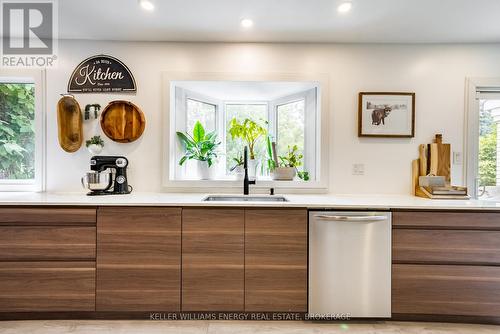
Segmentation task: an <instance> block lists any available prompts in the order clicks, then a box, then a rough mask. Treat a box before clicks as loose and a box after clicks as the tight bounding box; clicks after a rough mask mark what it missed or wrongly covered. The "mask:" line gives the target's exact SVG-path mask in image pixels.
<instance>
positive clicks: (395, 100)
mask: <svg viewBox="0 0 500 334" xmlns="http://www.w3.org/2000/svg"><path fill="white" fill-rule="evenodd" d="M358 136H359V137H399V138H411V137H414V136H415V93H367V92H361V93H359V101H358Z"/></svg>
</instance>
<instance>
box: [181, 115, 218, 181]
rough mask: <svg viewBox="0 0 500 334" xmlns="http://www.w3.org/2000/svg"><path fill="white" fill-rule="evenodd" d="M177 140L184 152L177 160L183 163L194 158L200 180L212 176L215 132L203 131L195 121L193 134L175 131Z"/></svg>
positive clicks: (201, 126)
mask: <svg viewBox="0 0 500 334" xmlns="http://www.w3.org/2000/svg"><path fill="white" fill-rule="evenodd" d="M177 137H178V138H179V141H180V142H181V143H182V144H183V145H184V149H185V154H184V156H183V157H182V158H181V159H180V160H179V165H181V166H182V165H183V164H184V163H185V162H186V161H187V160H196V161H197V163H198V174H199V175H200V178H201V179H202V180H209V179H211V178H212V176H213V175H212V174H213V169H212V168H210V167H212V165H213V164H214V162H215V159H216V158H217V147H218V146H219V145H220V142H217V134H216V133H215V132H209V133H205V128H204V127H203V125H201V123H200V121H197V122H196V124H195V125H194V128H193V134H192V135H190V134H189V133H183V132H177Z"/></svg>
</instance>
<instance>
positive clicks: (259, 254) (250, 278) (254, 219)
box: [245, 209, 307, 312]
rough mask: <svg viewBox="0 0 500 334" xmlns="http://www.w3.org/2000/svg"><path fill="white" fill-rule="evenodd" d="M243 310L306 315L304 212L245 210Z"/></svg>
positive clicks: (305, 216)
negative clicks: (304, 313) (302, 313)
mask: <svg viewBox="0 0 500 334" xmlns="http://www.w3.org/2000/svg"><path fill="white" fill-rule="evenodd" d="M245 311H247V312H307V210H305V209H247V210H245Z"/></svg>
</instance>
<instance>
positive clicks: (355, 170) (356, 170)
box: [352, 164, 365, 175]
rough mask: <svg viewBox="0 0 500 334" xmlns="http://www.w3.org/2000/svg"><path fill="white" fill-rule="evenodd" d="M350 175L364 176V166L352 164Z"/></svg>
mask: <svg viewBox="0 0 500 334" xmlns="http://www.w3.org/2000/svg"><path fill="white" fill-rule="evenodd" d="M352 175H365V164H353V165H352Z"/></svg>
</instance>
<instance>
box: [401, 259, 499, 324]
mask: <svg viewBox="0 0 500 334" xmlns="http://www.w3.org/2000/svg"><path fill="white" fill-rule="evenodd" d="M392 313H397V314H428V315H463V316H498V315H499V314H500V267H493V266H459V265H413V264H394V265H393V267H392Z"/></svg>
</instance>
